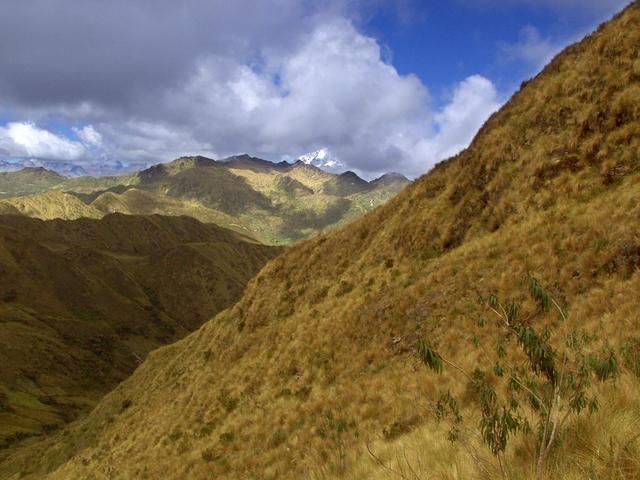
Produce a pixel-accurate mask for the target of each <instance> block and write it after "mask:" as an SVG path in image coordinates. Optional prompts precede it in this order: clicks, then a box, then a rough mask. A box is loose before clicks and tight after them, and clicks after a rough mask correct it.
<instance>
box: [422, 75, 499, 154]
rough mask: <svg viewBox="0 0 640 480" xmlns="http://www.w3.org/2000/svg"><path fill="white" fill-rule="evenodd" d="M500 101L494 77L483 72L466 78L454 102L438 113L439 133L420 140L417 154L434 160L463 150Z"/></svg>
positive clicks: (460, 85) (457, 90)
mask: <svg viewBox="0 0 640 480" xmlns="http://www.w3.org/2000/svg"><path fill="white" fill-rule="evenodd" d="M500 105H501V101H500V99H499V96H498V92H497V90H496V87H495V86H494V85H493V83H491V81H489V80H488V79H486V78H484V77H482V76H480V75H473V76H471V77H469V78H467V79H465V80H464V81H462V82H461V83H460V84H459V85H458V86H457V88H456V89H455V91H454V93H453V97H452V99H451V101H450V103H449V104H448V105H446V106H445V107H444V109H443V110H442V111H440V112H439V113H437V114H436V116H435V124H436V128H437V133H436V134H435V135H434V136H433V137H431V138H425V139H422V140H421V141H419V142H418V144H417V145H416V146H415V151H416V154H417V155H419V157H420V158H423V159H425V161H426V162H428V163H429V164H433V163H435V162H437V161H438V160H441V159H444V158H448V157H450V156H453V155H455V154H457V153H459V152H460V151H461V150H463V149H464V148H465V147H466V146H467V145H468V144H469V143H470V142H471V140H472V139H473V136H474V135H475V133H476V132H477V131H478V129H479V128H480V127H481V126H482V124H483V123H484V122H485V121H486V120H487V119H488V118H489V116H490V115H491V114H492V113H493V112H495V111H496V110H498V108H500Z"/></svg>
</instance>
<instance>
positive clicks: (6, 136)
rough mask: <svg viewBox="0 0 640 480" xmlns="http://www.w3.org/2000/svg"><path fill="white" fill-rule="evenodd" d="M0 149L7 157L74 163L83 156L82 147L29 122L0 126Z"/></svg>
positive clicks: (83, 150) (83, 149)
mask: <svg viewBox="0 0 640 480" xmlns="http://www.w3.org/2000/svg"><path fill="white" fill-rule="evenodd" d="M0 149H2V150H3V151H5V152H6V155H7V156H12V157H25V158H45V159H55V160H65V161H76V160H79V159H81V158H82V156H83V155H84V154H85V148H84V146H83V145H82V144H81V143H79V142H74V141H72V140H69V139H68V138H65V137H62V136H59V135H56V134H54V133H51V132H50V131H48V130H45V129H42V128H38V127H37V126H35V125H34V124H33V123H29V122H12V123H9V124H7V125H6V126H5V127H1V126H0Z"/></svg>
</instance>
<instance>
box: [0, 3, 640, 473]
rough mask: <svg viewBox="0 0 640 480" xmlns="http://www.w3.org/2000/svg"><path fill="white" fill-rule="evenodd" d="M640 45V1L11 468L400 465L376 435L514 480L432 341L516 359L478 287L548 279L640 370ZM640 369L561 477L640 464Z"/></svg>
mask: <svg viewBox="0 0 640 480" xmlns="http://www.w3.org/2000/svg"><path fill="white" fill-rule="evenodd" d="M639 44H640V7H639V6H638V4H637V3H634V4H633V5H632V6H630V7H628V8H627V9H626V10H625V11H624V12H623V13H621V14H620V15H619V16H617V17H616V18H615V19H614V20H613V21H611V22H609V23H607V24H605V25H603V26H602V27H601V28H599V29H598V31H597V32H596V33H594V34H592V35H590V36H589V37H587V38H586V39H584V40H583V41H582V42H580V43H579V44H576V45H574V46H572V47H570V48H568V49H567V50H565V51H564V52H563V53H562V54H560V55H559V56H558V57H557V58H555V59H554V60H553V61H552V62H551V63H550V64H549V65H548V66H547V67H546V68H545V70H544V71H543V72H542V73H541V74H540V75H538V76H537V77H536V78H535V79H533V80H531V81H529V82H527V83H526V84H524V85H523V87H522V89H521V90H520V91H519V92H518V93H517V94H516V95H515V96H514V97H513V98H512V99H511V100H510V101H509V103H508V104H506V105H505V106H504V107H503V108H502V109H501V110H500V111H499V112H498V113H496V114H495V115H494V116H493V117H492V118H491V119H490V120H489V121H488V122H487V123H486V125H485V126H484V127H483V128H482V129H481V131H480V132H479V134H478V135H477V137H476V138H475V140H474V141H473V143H472V145H471V146H470V147H469V148H468V149H467V150H465V151H464V152H462V153H461V154H459V155H458V156H456V157H454V158H452V159H449V160H447V161H445V162H443V163H441V164H440V165H438V166H437V167H436V168H435V169H434V170H433V171H431V172H430V173H428V174H427V175H425V176H424V177H422V178H420V179H419V180H418V181H416V182H414V183H413V184H412V185H410V186H409V187H407V188H405V189H404V190H403V191H402V192H401V193H400V194H399V195H398V196H397V197H395V198H394V199H392V200H391V201H390V202H388V203H387V204H385V205H384V206H382V207H380V208H378V209H376V210H374V211H373V212H371V213H369V214H368V215H366V216H364V217H363V218H361V219H359V220H357V221H356V222H354V223H353V224H351V225H350V226H348V227H347V228H344V229H342V230H338V231H334V232H332V233H329V234H327V235H323V236H321V237H319V238H316V239H313V240H310V241H307V242H303V243H300V244H298V245H296V246H294V247H292V248H291V249H289V250H288V251H287V252H286V254H284V255H282V256H280V257H279V258H277V259H275V260H273V261H271V262H269V263H268V264H267V266H266V267H265V268H264V269H263V270H262V271H261V272H260V274H259V275H258V276H257V277H256V278H255V279H253V280H252V281H251V282H250V284H249V286H248V288H247V290H246V292H245V294H244V295H243V297H242V299H241V300H240V301H239V302H238V303H237V304H236V305H234V306H233V307H232V308H230V309H227V310H225V311H224V312H222V313H220V314H219V315H218V316H216V317H215V318H214V319H213V320H211V321H209V322H207V323H206V324H204V326H203V327H202V328H201V329H199V330H198V331H197V332H195V333H194V334H192V335H190V336H189V337H187V338H185V339H183V340H181V341H180V342H178V343H176V344H174V345H172V346H169V347H164V348H161V349H158V350H156V351H154V352H153V353H152V354H151V355H149V357H148V358H147V360H146V361H145V362H144V363H143V364H142V365H141V366H140V367H139V368H138V369H137V370H136V372H135V373H134V374H133V375H132V376H131V377H130V378H128V379H127V380H126V381H125V382H123V383H122V384H120V385H119V386H118V387H117V388H116V389H115V390H114V391H113V392H111V393H110V394H109V395H107V396H106V397H105V398H104V399H103V401H101V402H100V404H99V405H98V406H97V408H96V409H95V410H94V411H93V412H92V413H91V415H89V416H88V417H87V418H86V419H84V420H82V421H80V422H78V423H76V424H74V425H71V426H70V427H69V428H68V429H66V430H65V431H64V432H63V433H61V434H59V435H55V436H53V437H52V438H51V439H49V440H48V441H45V442H42V443H39V444H32V445H27V446H25V447H24V450H22V451H19V452H14V453H13V454H12V455H10V456H7V457H6V458H5V459H4V461H3V463H2V466H1V467H0V472H2V473H4V474H5V476H7V477H9V478H11V477H10V474H11V473H16V474H17V472H21V475H22V476H23V477H26V478H48V479H66V478H109V477H111V478H160V477H161V478H175V479H178V478H194V479H200V478H202V479H204V478H229V479H232V478H233V479H235V478H268V479H276V478H278V479H281V478H354V479H355V478H368V479H376V478H380V479H382V478H395V477H394V476H393V474H392V473H390V472H389V471H388V470H387V469H385V468H384V467H382V466H380V465H379V464H378V463H376V462H375V461H374V460H373V459H372V457H370V456H369V455H368V454H367V452H366V450H365V444H368V445H370V446H371V448H372V449H373V451H375V452H377V453H378V455H379V457H378V458H382V460H381V461H382V462H383V463H384V462H386V465H387V467H388V468H391V467H393V468H395V469H396V471H397V469H398V468H404V471H405V478H431V477H435V478H475V477H479V478H498V475H499V474H498V473H497V472H494V471H492V470H489V467H490V464H489V463H487V464H484V463H482V462H480V465H481V466H483V465H486V467H485V468H487V469H488V470H487V471H486V472H481V473H478V472H477V471H476V470H475V468H476V467H475V465H474V463H473V462H472V461H471V459H470V458H469V456H468V455H467V453H466V452H467V451H469V450H470V451H472V452H473V451H476V452H477V453H478V455H483V451H482V450H481V447H480V446H478V445H477V444H471V445H470V446H469V450H465V449H464V446H463V447H458V446H456V445H451V444H449V443H448V442H447V440H446V434H445V433H444V431H443V428H441V427H438V426H437V425H435V424H434V423H433V418H434V416H433V415H431V413H430V410H429V405H430V402H431V401H434V402H435V401H436V400H437V399H438V398H439V396H440V393H441V392H442V391H447V390H450V391H456V392H460V393H462V394H464V393H465V392H464V389H463V384H462V382H461V381H460V380H459V379H458V378H457V377H456V375H455V372H450V371H445V373H444V374H443V375H438V374H437V373H435V372H432V371H430V370H427V369H426V368H424V365H422V364H421V362H420V360H419V359H418V357H417V352H416V344H417V342H418V340H419V339H425V338H426V339H428V341H429V342H430V343H432V344H433V345H435V346H437V347H438V349H439V350H440V351H441V352H442V353H443V354H444V355H446V357H448V358H451V359H452V360H454V361H455V362H457V363H458V364H460V365H462V366H463V367H466V368H468V369H469V370H471V371H473V368H475V366H476V365H477V364H478V362H479V361H481V360H482V359H486V358H492V357H493V356H495V355H497V353H495V352H494V351H493V350H494V347H495V345H494V343H493V341H494V340H495V339H496V336H495V331H494V330H492V327H490V326H487V327H486V328H485V329H482V330H481V329H480V327H479V326H480V325H481V324H484V323H486V321H485V314H484V312H483V311H482V310H481V309H480V308H479V307H478V306H477V303H476V299H477V297H478V294H490V293H491V294H493V293H495V294H496V295H499V296H500V297H501V298H508V299H513V300H517V301H520V302H522V303H523V304H524V306H525V307H526V308H531V307H532V305H531V304H528V303H527V302H526V298H527V289H528V286H527V282H526V276H527V273H531V274H534V275H535V276H536V277H537V278H538V279H539V280H540V281H541V282H542V283H543V284H544V285H546V286H547V288H549V289H550V290H551V291H552V292H553V295H554V298H557V299H558V301H559V302H560V303H561V304H562V305H563V306H564V307H565V308H566V309H567V310H568V318H567V320H566V328H568V329H569V330H571V329H572V328H580V329H581V330H580V331H583V332H584V335H585V336H584V337H583V338H584V339H585V340H584V341H585V342H587V341H588V342H590V343H588V345H589V348H591V349H593V350H594V351H600V349H601V348H603V347H604V346H606V345H609V346H610V347H613V348H615V349H616V351H618V352H627V354H626V356H625V357H624V358H625V361H624V363H625V365H627V366H629V367H630V368H636V371H637V358H638V357H637V355H636V354H635V353H634V352H637V345H638V341H639V336H640V335H639V334H638V326H639V325H640V317H638V312H640V299H639V298H638V295H637V292H638V291H639V289H640V273H639V268H640V230H639V228H638V222H637V219H638V218H640V203H639V202H638V192H640V171H639V170H640V162H639V161H638V151H639V150H638V149H639V148H640V135H638V133H639V132H640V115H639V113H640V64H639V63H638V61H639V60H638V56H637V46H638V45H639ZM487 318H488V317H487ZM475 340H477V341H478V342H480V341H481V340H484V341H486V342H488V344H489V348H488V349H487V350H483V349H481V348H478V347H475V346H474V345H475V344H476V343H478V342H476V341H475ZM634 345H635V346H636V347H634ZM512 347H513V346H512ZM512 347H508V346H505V347H504V348H509V349H510V350H509V352H510V353H509V354H510V355H512V356H513V355H515V352H514V351H512V350H511V348H512ZM634 348H635V350H634ZM634 355H636V356H634ZM621 368H622V364H621ZM627 372H628V371H627ZM637 382H638V379H637V378H636V377H634V376H633V375H632V373H629V372H628V373H625V375H624V376H623V377H622V378H621V379H620V380H619V381H618V382H617V384H616V385H614V386H611V385H610V387H609V388H610V390H604V391H603V392H602V393H603V395H604V401H603V403H602V404H601V408H600V411H599V412H595V413H593V414H592V415H591V416H590V417H586V418H583V419H581V420H573V419H572V421H571V422H570V423H569V426H568V429H567V431H566V432H564V433H563V437H562V442H561V445H560V447H558V449H557V450H556V451H554V452H553V462H552V464H551V466H550V469H551V471H550V472H549V474H550V478H563V479H578V478H585V477H588V478H637V477H638V475H640V466H639V464H638V462H637V459H638V458H639V457H640V446H639V445H638V444H637V442H636V440H637V438H638V437H637V434H636V433H635V432H634V428H635V427H634V426H635V425H637V422H638V421H639V420H640V415H639V414H638V412H639V411H640V394H638V388H637V386H638V384H637ZM472 397H473V393H472V392H467V394H466V395H463V396H462V397H461V398H463V400H464V401H465V403H463V404H462V405H461V408H462V409H465V408H466V407H467V403H470V402H471V401H472ZM125 405H126V406H127V408H126V409H125V408H123V406H125ZM518 441H519V442H520V443H518V447H517V448H516V449H514V450H512V451H509V468H511V469H512V470H513V475H512V476H513V478H531V472H530V471H527V470H526V469H524V467H523V465H526V461H525V460H527V459H529V458H530V457H531V456H532V455H533V454H534V453H533V452H532V449H533V447H532V445H530V444H527V443H526V442H523V441H520V439H518ZM403 456H404V458H405V459H408V460H409V461H408V462H407V463H409V464H410V465H413V466H412V468H413V469H414V470H417V471H419V473H416V474H415V475H414V474H412V473H411V471H410V470H409V469H408V467H406V464H405V463H404V462H405V460H404V459H403ZM34 458H37V459H39V460H38V462H36V463H34V462H33V460H32V459H34ZM398 465H399V466H398ZM403 465H405V466H404V467H403ZM611 465H614V467H612V466H611ZM611 472H615V475H618V476H615V475H613V474H612V473H611ZM612 475H613V476H612Z"/></svg>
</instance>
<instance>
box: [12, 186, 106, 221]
mask: <svg viewBox="0 0 640 480" xmlns="http://www.w3.org/2000/svg"><path fill="white" fill-rule="evenodd" d="M0 203H3V204H6V205H10V206H13V207H14V208H15V209H16V210H18V213H20V214H22V215H26V216H28V217H32V218H39V219H41V220H53V219H54V218H64V219H66V220H77V219H78V218H102V217H103V216H104V214H103V213H102V212H100V211H99V210H98V209H96V208H94V207H93V206H91V205H86V204H85V203H83V202H82V200H80V199H79V198H78V197H76V196H74V195H71V194H69V193H64V192H60V191H51V192H47V193H40V194H38V195H30V196H25V197H15V198H10V199H7V200H2V201H0Z"/></svg>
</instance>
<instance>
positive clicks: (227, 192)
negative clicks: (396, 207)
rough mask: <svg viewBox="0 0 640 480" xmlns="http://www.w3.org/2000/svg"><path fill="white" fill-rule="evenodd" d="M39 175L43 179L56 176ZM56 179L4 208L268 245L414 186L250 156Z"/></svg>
mask: <svg viewBox="0 0 640 480" xmlns="http://www.w3.org/2000/svg"><path fill="white" fill-rule="evenodd" d="M24 172H25V171H24V170H23V171H22V172H16V173H12V174H6V175H7V179H9V178H13V182H14V183H15V184H16V185H20V184H21V182H23V179H22V178H23V176H24ZM40 172H41V174H42V175H44V176H45V177H48V176H49V174H50V173H51V172H47V171H46V170H42V169H41V170H40ZM11 175H13V177H10V176H11ZM53 175H55V178H52V179H50V181H49V180H47V181H44V180H43V181H42V182H40V183H38V186H37V187H34V188H33V189H31V190H26V189H23V190H21V191H20V192H23V191H24V192H23V193H20V192H17V191H13V195H6V196H7V197H11V196H17V195H24V194H32V195H31V196H29V197H26V198H24V197H18V198H8V199H6V200H4V201H0V206H2V205H9V206H11V207H15V208H17V209H18V210H19V211H20V212H21V213H23V214H25V215H28V216H32V217H36V218H42V219H50V218H64V219H74V218H79V217H81V216H87V217H92V218H98V217H100V216H102V215H105V214H108V213H116V212H117V213H125V214H134V215H148V214H150V213H155V214H162V215H189V216H192V217H194V218H197V219H198V220H200V221H203V222H214V223H217V224H218V225H221V226H224V227H227V228H230V229H233V230H236V231H238V232H241V233H244V234H248V235H250V236H252V237H254V238H257V239H259V240H260V241H262V242H264V243H269V244H288V243H291V242H294V241H297V240H300V239H304V238H307V237H311V236H313V235H316V234H318V233H320V232H323V231H325V230H328V229H330V228H335V227H336V226H338V225H342V224H344V223H346V222H348V221H351V220H353V219H354V218H357V217H359V216H360V215H362V214H363V213H365V212H367V211H369V210H371V209H373V208H375V207H377V206H378V205H381V204H382V203H384V202H385V201H387V200H388V199H389V198H391V197H392V196H393V195H395V194H396V193H397V192H398V191H399V190H400V189H401V188H402V187H403V186H404V185H406V184H407V183H409V182H408V180H407V179H406V178H404V177H402V176H395V177H394V180H393V182H386V181H375V182H371V183H369V182H366V181H364V180H362V179H361V178H359V177H358V176H357V175H355V174H353V173H350V172H348V173H346V174H343V175H333V174H330V173H327V172H324V171H322V170H320V169H318V168H316V167H313V166H309V165H305V164H304V163H302V162H298V163H296V164H294V165H290V164H288V163H286V162H283V163H278V164H274V163H271V162H267V161H265V160H261V159H258V158H253V157H249V156H248V155H242V156H238V157H231V158H228V159H225V160H222V161H219V162H216V161H214V160H211V159H208V158H204V157H184V158H179V159H177V160H174V161H173V162H171V163H167V164H159V165H155V166H153V167H151V168H148V169H146V170H143V171H141V172H138V173H136V174H133V175H128V176H123V177H104V178H94V177H80V178H74V179H64V178H63V177H60V176H57V174H53ZM0 185H2V184H1V183H0ZM52 189H53V190H54V191H55V192H57V193H59V195H57V196H56V195H53V192H51V191H50V190H52ZM14 190H15V189H14ZM60 192H67V194H66V195H64V196H63V195H61V194H60ZM72 195H73V196H75V197H76V200H75V201H74V199H73V198H71V196H72ZM0 198H2V196H1V195H0ZM83 204H84V205H83ZM2 208H8V207H2Z"/></svg>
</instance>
